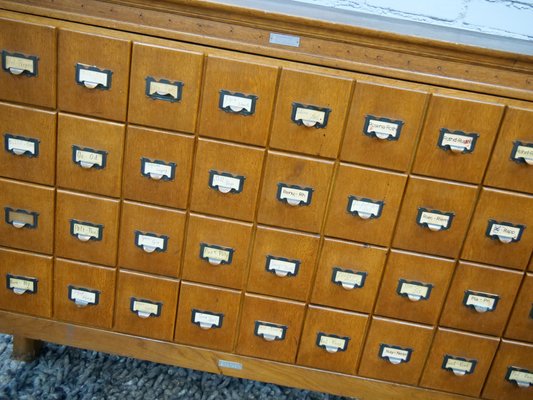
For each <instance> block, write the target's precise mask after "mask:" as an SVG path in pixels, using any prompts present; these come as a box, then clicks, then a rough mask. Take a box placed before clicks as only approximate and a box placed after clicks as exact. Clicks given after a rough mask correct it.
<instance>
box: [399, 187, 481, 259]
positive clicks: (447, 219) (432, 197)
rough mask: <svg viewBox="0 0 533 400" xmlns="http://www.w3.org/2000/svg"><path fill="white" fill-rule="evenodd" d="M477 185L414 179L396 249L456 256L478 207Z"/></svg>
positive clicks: (407, 196) (404, 210)
mask: <svg viewBox="0 0 533 400" xmlns="http://www.w3.org/2000/svg"><path fill="white" fill-rule="evenodd" d="M476 194H477V189H476V187H474V186H467V185H461V184H456V183H451V182H442V181H437V180H432V179H425V178H417V177H410V178H409V183H408V184H407V190H406V193H405V196H404V199H403V203H402V208H401V211H400V216H399V217H398V224H397V227H396V233H395V236H394V239H393V242H392V244H393V246H394V247H399V248H401V249H406V250H414V251H420V252H423V253H431V254H436V255H439V256H446V257H456V256H457V255H458V254H459V251H460V248H461V244H462V243H463V240H464V237H465V235H466V230H467V228H468V222H469V221H470V217H471V214H472V210H473V208H474V203H475V200H476Z"/></svg>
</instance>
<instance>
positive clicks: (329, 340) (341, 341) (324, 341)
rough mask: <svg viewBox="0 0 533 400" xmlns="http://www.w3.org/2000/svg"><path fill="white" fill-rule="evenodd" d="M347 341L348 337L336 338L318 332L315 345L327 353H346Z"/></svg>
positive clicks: (336, 336)
mask: <svg viewBox="0 0 533 400" xmlns="http://www.w3.org/2000/svg"><path fill="white" fill-rule="evenodd" d="M349 341H350V338H349V337H348V336H338V335H333V334H326V333H322V332H318V334H317V337H316V345H317V346H318V347H320V348H322V349H324V350H326V351H327V352H328V353H337V352H339V351H346V349H347V348H348V342H349Z"/></svg>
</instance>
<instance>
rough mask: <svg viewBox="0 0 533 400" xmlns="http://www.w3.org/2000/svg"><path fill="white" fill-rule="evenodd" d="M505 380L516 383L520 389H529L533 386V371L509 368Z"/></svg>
mask: <svg viewBox="0 0 533 400" xmlns="http://www.w3.org/2000/svg"><path fill="white" fill-rule="evenodd" d="M505 379H506V380H507V381H509V382H514V383H515V384H517V385H518V386H519V387H522V388H528V387H531V386H533V371H531V370H528V369H525V368H520V367H509V368H507V373H506V374H505Z"/></svg>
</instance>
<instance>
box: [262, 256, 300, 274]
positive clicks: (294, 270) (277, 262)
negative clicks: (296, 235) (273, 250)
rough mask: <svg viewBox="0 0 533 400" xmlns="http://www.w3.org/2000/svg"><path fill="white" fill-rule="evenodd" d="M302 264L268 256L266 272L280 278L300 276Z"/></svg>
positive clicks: (297, 261)
mask: <svg viewBox="0 0 533 400" xmlns="http://www.w3.org/2000/svg"><path fill="white" fill-rule="evenodd" d="M300 264H301V261H300V260H290V259H288V258H284V257H274V256H271V255H268V256H266V264H265V270H266V271H267V272H270V273H271V274H274V275H276V276H279V277H286V276H289V277H291V276H296V275H298V271H299V270H300Z"/></svg>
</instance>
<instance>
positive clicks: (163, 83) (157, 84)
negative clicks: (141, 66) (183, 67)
mask: <svg viewBox="0 0 533 400" xmlns="http://www.w3.org/2000/svg"><path fill="white" fill-rule="evenodd" d="M145 94H146V96H148V97H150V98H151V99H153V100H163V101H169V102H171V103H176V102H179V101H181V96H182V94H183V82H180V81H171V80H168V79H159V80H157V79H155V78H154V77H151V76H147V77H146V89H145Z"/></svg>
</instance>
